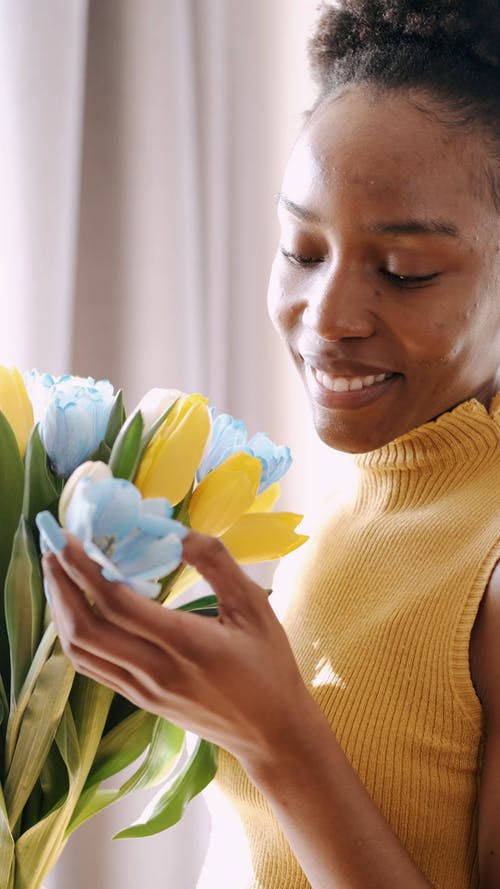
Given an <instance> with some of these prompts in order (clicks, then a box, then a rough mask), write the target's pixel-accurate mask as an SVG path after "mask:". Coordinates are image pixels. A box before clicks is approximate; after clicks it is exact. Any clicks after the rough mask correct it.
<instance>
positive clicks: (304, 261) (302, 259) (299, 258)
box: [280, 247, 324, 266]
mask: <svg viewBox="0 0 500 889" xmlns="http://www.w3.org/2000/svg"><path fill="white" fill-rule="evenodd" d="M280 251H281V254H282V256H284V257H285V259H288V260H289V261H290V262H291V263H293V265H299V266H308V265H317V264H318V263H320V262H324V259H323V257H322V256H303V255H302V254H300V253H292V252H291V251H290V250H285V248H284V247H280Z"/></svg>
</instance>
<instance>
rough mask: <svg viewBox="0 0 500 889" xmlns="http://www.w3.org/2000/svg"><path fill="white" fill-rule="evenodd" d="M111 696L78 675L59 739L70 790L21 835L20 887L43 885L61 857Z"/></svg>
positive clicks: (17, 885) (18, 852)
mask: <svg viewBox="0 0 500 889" xmlns="http://www.w3.org/2000/svg"><path fill="white" fill-rule="evenodd" d="M112 697H113V692H112V691H110V690H109V689H108V688H104V686H102V685H98V684H97V683H96V682H93V681H92V680H91V679H86V678H85V677H83V676H78V675H77V676H76V677H75V681H74V683H73V688H72V690H71V695H70V700H69V702H68V703H67V705H66V708H65V711H64V713H63V715H62V718H61V721H60V723H59V728H58V730H57V734H56V738H55V740H56V744H57V746H58V750H59V753H60V755H61V759H62V761H63V763H64V766H65V768H66V770H67V775H68V781H69V789H68V792H67V793H65V795H64V796H63V797H62V799H61V800H59V801H58V803H57V804H56V806H55V807H54V809H53V810H52V811H50V812H49V813H48V814H47V815H46V816H45V817H44V818H43V819H42V820H40V821H39V822H38V824H36V825H34V826H33V827H32V828H31V829H30V830H29V831H27V833H25V834H23V835H22V836H21V837H20V838H19V839H18V840H17V843H16V865H17V866H16V882H15V889H33V886H38V885H39V884H40V882H41V881H42V880H43V878H44V877H45V876H46V875H47V874H48V873H49V871H50V870H51V869H52V867H53V866H54V864H55V862H56V860H57V858H58V857H59V855H60V853H61V849H62V847H63V845H64V843H65V838H66V829H67V826H68V824H69V821H70V818H71V815H72V813H73V811H74V808H75V806H76V804H77V801H78V798H79V796H80V794H81V792H82V788H83V786H84V784H85V781H86V778H87V775H88V772H89V770H90V767H91V765H92V761H93V759H94V756H95V753H96V750H97V748H98V746H99V742H100V739H101V737H102V732H103V728H104V725H105V723H106V718H107V714H108V711H109V706H110V702H111V699H112Z"/></svg>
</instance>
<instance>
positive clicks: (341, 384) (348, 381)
mask: <svg viewBox="0 0 500 889" xmlns="http://www.w3.org/2000/svg"><path fill="white" fill-rule="evenodd" d="M314 374H315V377H316V379H317V381H318V383H321V385H322V386H324V388H325V389H329V390H330V391H331V392H355V391H356V390H358V391H359V390H360V389H368V388H369V387H370V386H373V384H374V383H383V382H384V380H387V379H389V377H392V374H390V373H387V374H377V376H372V375H370V376H368V377H349V378H348V377H333V376H330V375H329V374H325V373H323V372H322V371H320V370H315V371H314Z"/></svg>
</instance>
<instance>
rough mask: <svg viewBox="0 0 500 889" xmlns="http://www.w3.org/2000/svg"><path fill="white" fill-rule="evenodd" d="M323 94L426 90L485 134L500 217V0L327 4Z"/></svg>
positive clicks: (457, 120) (442, 109)
mask: <svg viewBox="0 0 500 889" xmlns="http://www.w3.org/2000/svg"><path fill="white" fill-rule="evenodd" d="M309 61H310V67H311V71H312V75H313V77H314V79H315V81H316V82H317V84H318V87H319V92H318V97H317V100H316V103H315V105H314V106H313V109H311V112H310V113H313V112H314V110H315V108H317V107H318V105H319V104H322V102H323V101H324V100H325V98H326V97H328V96H329V95H330V94H331V93H333V92H335V91H336V90H338V89H339V88H341V87H343V86H347V85H349V84H373V85H375V86H378V87H381V88H384V89H389V90H390V89H408V90H411V89H417V90H418V89H421V90H424V91H425V92H427V93H428V94H429V95H430V96H432V97H433V98H434V107H435V109H436V110H437V112H438V114H439V116H440V118H441V119H442V121H443V122H444V123H445V124H448V125H449V126H455V127H457V128H462V130H466V131H468V132H471V131H474V130H477V129H478V128H479V129H480V130H481V131H482V133H483V134H484V136H485V138H486V144H487V149H488V152H489V155H490V157H491V159H492V160H493V161H494V163H493V164H490V165H489V167H490V169H489V170H488V176H489V180H490V184H491V187H492V192H493V197H494V200H495V204H496V206H497V209H498V210H499V212H500V0H337V2H335V4H332V3H323V4H322V7H321V10H320V15H319V19H318V23H317V27H316V31H315V33H314V35H313V37H312V38H311V40H310V41H309Z"/></svg>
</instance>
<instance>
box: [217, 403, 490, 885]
mask: <svg viewBox="0 0 500 889" xmlns="http://www.w3.org/2000/svg"><path fill="white" fill-rule="evenodd" d="M357 463H358V466H359V484H358V488H357V490H356V492H355V493H354V494H353V495H352V497H351V498H350V502H349V503H348V504H346V503H345V502H344V503H343V505H342V507H341V508H340V509H338V510H336V511H335V514H330V515H327V516H326V518H325V520H324V521H323V522H322V524H321V527H320V529H319V531H318V532H317V533H316V534H315V535H314V536H313V537H312V538H311V540H310V542H309V543H308V544H307V545H306V547H304V558H303V562H302V565H301V568H300V570H299V572H298V576H297V584H296V590H295V595H294V598H293V603H292V607H291V609H290V611H289V614H288V616H287V619H286V621H285V627H286V629H287V632H288V635H289V638H290V642H291V645H292V648H293V651H294V654H295V656H296V658H297V661H298V664H299V666H300V669H301V673H302V675H303V678H304V681H305V682H306V684H307V686H308V688H309V690H310V692H311V694H312V695H313V697H314V698H315V700H316V701H317V703H318V704H319V706H320V707H321V709H322V710H323V712H324V713H325V715H326V718H327V719H328V721H329V722H330V724H331V726H332V730H333V731H334V732H335V735H336V737H337V739H338V741H339V743H340V744H341V746H342V748H343V749H344V751H345V753H346V755H347V757H348V758H349V760H350V762H351V763H352V765H353V767H354V769H355V770H356V772H357V773H358V775H359V776H360V778H361V780H362V781H363V783H364V784H365V786H366V787H367V789H368V791H369V793H370V795H371V796H372V798H373V799H374V801H375V802H376V804H377V805H378V806H379V808H380V809H381V810H382V812H383V813H384V815H385V817H386V818H387V819H388V821H389V822H390V824H391V825H392V827H393V829H394V830H395V832H396V833H397V835H398V836H399V837H400V839H401V841H402V843H403V844H404V845H405V847H406V848H407V849H408V851H409V852H410V854H411V855H412V857H413V858H414V860H415V861H416V862H417V864H418V865H419V866H420V868H421V869H422V871H423V872H424V873H425V874H426V875H427V877H428V878H429V880H430V882H431V883H432V884H433V886H435V887H438V889H474V887H477V886H478V885H479V877H478V865H477V825H476V814H477V812H476V810H477V791H478V780H479V771H480V762H481V742H482V712H481V706H480V703H479V700H478V698H477V696H476V694H475V691H474V687H473V685H472V681H471V677H470V669H469V640H470V634H471V630H472V627H473V624H474V620H475V617H476V614H477V610H478V607H479V603H480V601H481V597H482V596H483V593H484V591H485V589H486V586H487V584H488V579H489V577H490V575H491V573H492V570H493V568H494V566H495V564H496V563H497V562H498V561H499V560H500V396H497V398H496V399H495V401H494V402H493V404H492V406H491V410H490V412H488V411H487V410H486V408H484V407H483V406H482V405H481V404H479V403H478V402H477V401H469V402H465V403H464V404H461V405H460V406H459V407H457V408H455V409H454V410H453V411H450V412H449V413H446V414H444V415H443V416H441V417H439V418H438V419H437V420H436V421H433V422H431V423H427V424H425V425H424V426H421V427H420V428H418V429H416V430H413V431H412V432H410V433H408V434H407V435H404V436H402V437H401V438H399V439H397V440H396V441H394V442H391V443H390V444H388V445H385V446H384V447H382V448H380V449H378V450H377V451H373V452H371V453H369V454H364V455H362V456H361V457H358V458H357ZM219 781H220V783H221V784H222V786H223V789H224V791H225V792H226V793H228V795H229V796H230V797H231V798H232V799H233V801H234V802H235V804H236V806H237V808H238V810H239V813H240V815H241V817H242V819H243V822H244V825H245V828H246V830H247V832H248V837H249V842H250V846H251V851H252V860H253V866H254V873H255V881H254V883H253V884H252V885H253V887H254V889H306V887H308V886H309V883H308V881H307V880H306V878H305V876H304V874H303V872H302V871H301V869H300V867H299V866H298V864H297V863H296V861H295V859H294V857H293V855H292V853H291V851H290V849H289V847H288V845H287V843H286V841H285V839H284V837H283V835H282V833H281V831H280V829H279V826H278V825H277V823H276V821H275V819H274V817H273V816H272V813H271V812H270V809H269V807H268V805H267V803H266V802H265V800H264V799H263V797H262V796H261V795H260V794H259V793H258V792H257V791H256V789H255V788H254V787H253V786H252V784H251V783H250V781H249V780H248V779H247V778H246V776H245V774H244V773H243V771H242V769H241V768H240V766H239V765H238V764H237V763H236V761H235V760H234V759H233V758H232V757H230V756H229V755H228V754H226V753H222V754H221V763H220V770H219Z"/></svg>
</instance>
